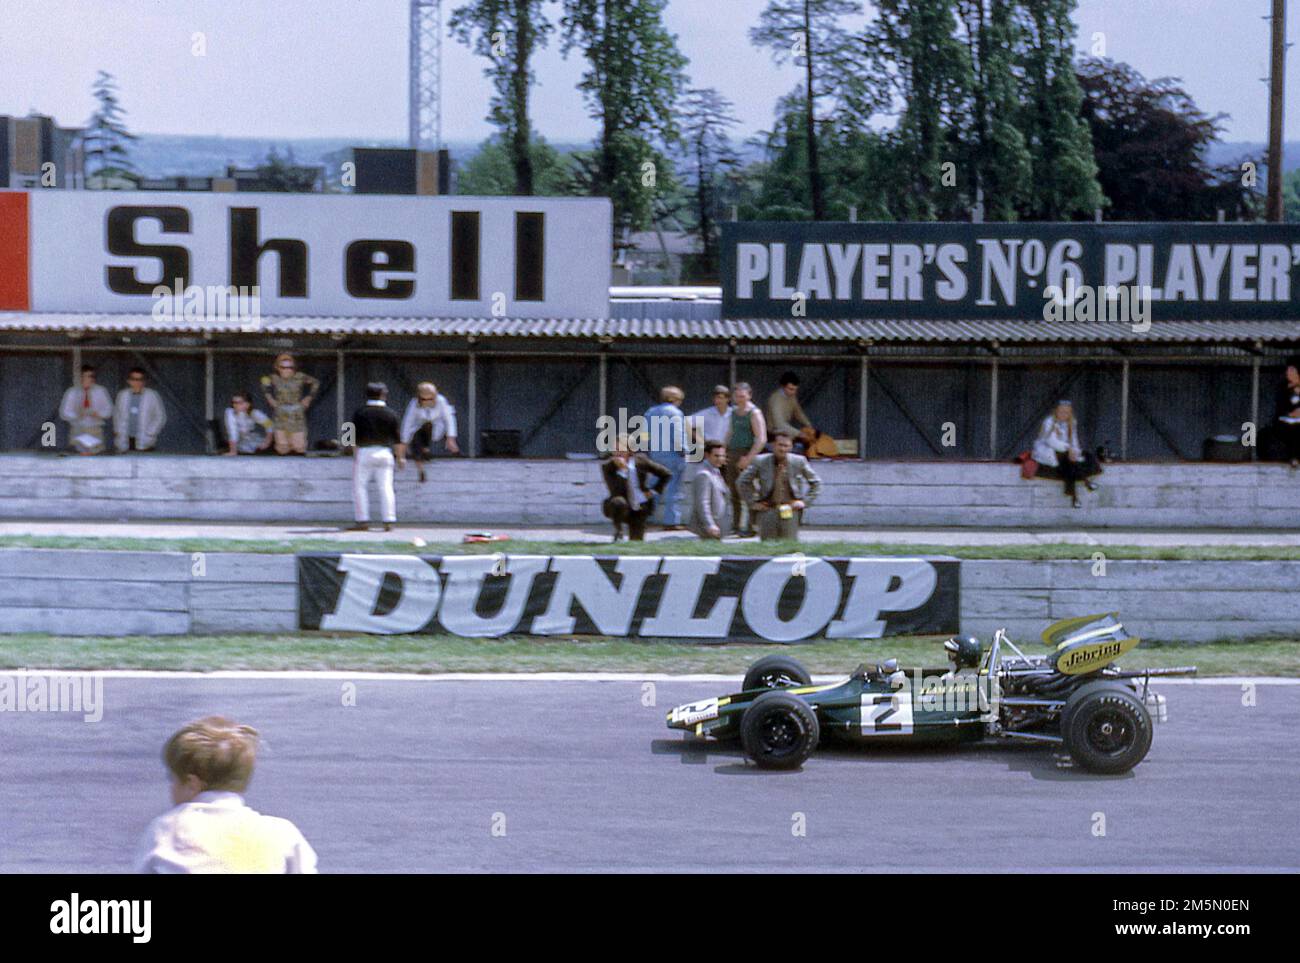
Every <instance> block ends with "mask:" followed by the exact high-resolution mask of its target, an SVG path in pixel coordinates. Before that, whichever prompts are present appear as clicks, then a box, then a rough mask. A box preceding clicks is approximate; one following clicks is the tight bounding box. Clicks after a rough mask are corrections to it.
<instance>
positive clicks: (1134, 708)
mask: <svg viewBox="0 0 1300 963" xmlns="http://www.w3.org/2000/svg"><path fill="white" fill-rule="evenodd" d="M1061 716H1062V719H1063V720H1064V725H1063V726H1062V729H1061V736H1062V738H1063V739H1064V740H1065V748H1066V749H1068V750H1069V752H1070V757H1071V758H1072V759H1074V761H1075V762H1076V763H1078V765H1079V766H1080V767H1081V768H1083V769H1087V770H1089V771H1090V772H1098V773H1106V774H1109V775H1115V774H1118V773H1123V772H1128V771H1129V770H1130V769H1132V768H1133V767H1134V766H1136V765H1137V764H1138V763H1139V762H1141V761H1142V760H1143V759H1145V758H1146V754H1147V752H1148V750H1150V748H1151V715H1150V713H1148V712H1147V707H1146V706H1144V705H1143V704H1142V700H1141V699H1139V698H1138V697H1137V695H1135V694H1134V692H1133V690H1131V689H1129V688H1128V687H1126V686H1122V685H1102V686H1096V687H1093V686H1084V687H1082V688H1080V689H1079V691H1078V692H1076V693H1074V695H1072V696H1071V697H1070V699H1069V700H1068V701H1067V702H1066V705H1065V709H1064V710H1063V711H1062V713H1061Z"/></svg>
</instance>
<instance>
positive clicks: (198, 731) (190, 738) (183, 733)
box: [163, 716, 257, 792]
mask: <svg viewBox="0 0 1300 963" xmlns="http://www.w3.org/2000/svg"><path fill="white" fill-rule="evenodd" d="M256 761H257V730H256V729H254V728H253V727H252V726H243V725H240V724H239V723H238V722H235V721H234V720H232V719H227V718H225V717H224V716H207V717H205V718H203V719H195V720H194V721H193V722H189V723H186V724H185V725H184V726H182V727H181V728H180V730H179V731H177V733H176V734H175V735H173V736H172V737H171V738H170V739H168V740H167V745H165V746H164V747H163V762H165V763H166V764H167V768H168V769H169V770H170V771H171V773H172V775H173V776H175V777H176V779H177V781H184V780H185V777H187V776H196V777H197V778H198V779H199V781H200V782H202V783H203V785H204V786H205V787H206V788H207V789H213V790H218V791H224V792H243V791H244V790H245V789H247V788H248V783H249V781H250V780H251V779H252V778H253V764H254V763H255V762H256Z"/></svg>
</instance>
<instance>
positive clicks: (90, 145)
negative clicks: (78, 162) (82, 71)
mask: <svg viewBox="0 0 1300 963" xmlns="http://www.w3.org/2000/svg"><path fill="white" fill-rule="evenodd" d="M91 92H92V93H93V94H94V97H95V102H96V104H97V106H96V107H95V112H94V113H93V114H91V115H90V120H89V121H87V122H86V132H85V134H84V136H83V139H82V141H83V144H84V149H85V154H86V167H87V171H86V173H87V177H88V178H89V177H91V176H93V177H94V178H95V180H96V182H97V183H98V184H99V185H100V186H111V185H113V184H114V182H117V186H121V182H123V181H126V182H129V183H132V184H134V182H136V181H137V180H138V179H139V174H138V173H137V171H136V169H135V165H134V164H133V163H132V162H131V150H130V145H131V142H132V141H134V140H136V136H135V135H134V134H132V133H131V132H130V131H128V130H127V129H126V120H125V118H126V111H125V110H123V109H122V105H121V104H120V103H119V102H118V99H117V81H116V80H114V79H113V75H112V74H110V73H108V72H107V71H104V70H101V71H99V74H98V76H96V77H95V82H94V84H92V85H91Z"/></svg>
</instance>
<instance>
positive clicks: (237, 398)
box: [225, 391, 273, 455]
mask: <svg viewBox="0 0 1300 963" xmlns="http://www.w3.org/2000/svg"><path fill="white" fill-rule="evenodd" d="M272 424H273V422H272V421H271V419H270V418H269V417H267V415H266V413H265V412H263V411H259V410H256V409H254V408H253V399H252V398H251V397H249V395H248V394H247V393H245V392H243V391H237V392H235V393H234V394H233V395H231V396H230V407H229V408H227V409H226V415H225V426H226V447H227V450H226V452H225V454H227V455H252V454H256V453H257V452H259V451H266V450H267V449H268V448H270V447H271V426H272Z"/></svg>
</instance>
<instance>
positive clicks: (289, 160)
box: [257, 147, 316, 194]
mask: <svg viewBox="0 0 1300 963" xmlns="http://www.w3.org/2000/svg"><path fill="white" fill-rule="evenodd" d="M257 174H258V179H259V180H260V181H261V182H262V184H263V185H264V189H265V190H268V191H284V192H285V193H289V194H309V193H311V192H312V191H314V190H315V189H316V171H315V170H313V169H312V168H310V167H300V166H298V164H297V162H296V160H295V158H294V156H293V148H292V147H290V148H288V150H287V151H286V152H285V153H284V154H281V153H280V152H279V151H278V150H276V149H275V148H274V147H272V148H271V150H270V151H269V152H268V153H267V155H266V160H265V161H263V162H262V164H261V165H260V166H259V167H258V168H257Z"/></svg>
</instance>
